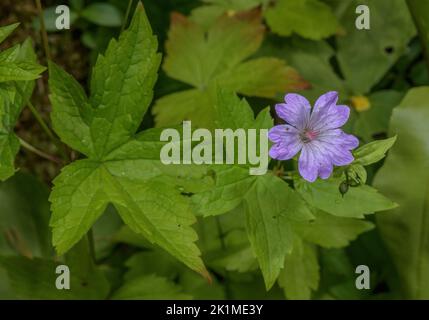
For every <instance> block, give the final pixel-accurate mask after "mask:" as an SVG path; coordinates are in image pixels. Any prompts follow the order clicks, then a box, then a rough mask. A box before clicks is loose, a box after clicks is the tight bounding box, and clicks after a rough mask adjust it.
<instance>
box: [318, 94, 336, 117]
mask: <svg viewBox="0 0 429 320" xmlns="http://www.w3.org/2000/svg"><path fill="white" fill-rule="evenodd" d="M337 101H338V92H336V91H329V92H327V93H325V94H322V95H321V96H320V97H319V98H318V99H317V100H316V103H315V104H314V109H313V113H318V112H323V111H324V110H327V109H329V108H330V107H331V106H335V105H336V104H337Z"/></svg>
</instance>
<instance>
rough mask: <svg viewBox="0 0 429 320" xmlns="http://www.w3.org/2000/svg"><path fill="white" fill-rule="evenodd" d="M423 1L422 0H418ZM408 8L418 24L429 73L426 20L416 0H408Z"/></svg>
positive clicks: (428, 34)
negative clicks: (420, 12) (416, 4)
mask: <svg viewBox="0 0 429 320" xmlns="http://www.w3.org/2000/svg"><path fill="white" fill-rule="evenodd" d="M418 1H421V0H418ZM406 2H407V6H408V10H409V11H410V13H411V17H412V18H413V21H414V25H415V26H416V29H417V33H418V35H419V39H420V43H421V45H422V50H423V56H424V59H425V62H426V68H427V70H428V73H429V33H428V30H427V29H426V27H425V21H424V19H423V18H422V16H421V15H420V14H419V9H418V8H417V7H416V6H415V3H416V1H415V0H406Z"/></svg>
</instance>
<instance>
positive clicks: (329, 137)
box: [317, 129, 359, 150]
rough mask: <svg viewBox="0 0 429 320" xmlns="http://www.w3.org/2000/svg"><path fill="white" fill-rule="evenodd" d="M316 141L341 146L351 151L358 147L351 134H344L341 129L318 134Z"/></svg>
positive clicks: (356, 139)
mask: <svg viewBox="0 0 429 320" xmlns="http://www.w3.org/2000/svg"><path fill="white" fill-rule="evenodd" d="M317 140H318V141H321V142H324V143H330V144H333V145H337V146H342V147H344V148H346V149H347V150H353V149H355V148H357V147H358V146H359V140H358V138H356V137H355V136H353V135H351V134H347V133H344V131H343V130H341V129H333V130H326V131H323V132H321V133H320V134H319V136H318V137H317Z"/></svg>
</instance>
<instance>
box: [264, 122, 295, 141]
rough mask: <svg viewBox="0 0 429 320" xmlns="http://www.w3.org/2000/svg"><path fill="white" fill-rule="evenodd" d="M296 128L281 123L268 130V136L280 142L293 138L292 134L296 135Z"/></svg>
mask: <svg viewBox="0 0 429 320" xmlns="http://www.w3.org/2000/svg"><path fill="white" fill-rule="evenodd" d="M297 134H298V130H296V129H295V128H294V127H292V126H290V125H287V124H282V125H278V126H274V127H272V128H271V129H270V131H269V132H268V138H269V139H270V140H271V141H272V142H274V143H280V142H284V141H289V140H290V139H292V138H294V137H293V135H297Z"/></svg>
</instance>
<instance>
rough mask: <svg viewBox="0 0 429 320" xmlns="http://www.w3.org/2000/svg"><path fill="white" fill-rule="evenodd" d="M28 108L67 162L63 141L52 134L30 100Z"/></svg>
mask: <svg viewBox="0 0 429 320" xmlns="http://www.w3.org/2000/svg"><path fill="white" fill-rule="evenodd" d="M18 91H19V90H18ZM27 106H28V108H29V109H30V111H31V112H32V113H33V115H34V117H35V118H36V120H37V122H38V123H39V124H40V126H41V127H42V129H43V131H45V132H46V134H47V135H48V137H49V139H51V141H52V142H53V143H54V144H55V146H56V147H57V149H58V152H59V153H60V155H61V157H62V158H63V159H64V160H65V161H68V156H67V153H66V151H65V150H64V147H63V145H62V144H61V141H59V140H58V138H57V137H55V135H54V133H53V132H52V130H51V129H49V127H48V125H47V123H46V122H45V120H43V118H42V116H41V115H40V113H39V111H37V109H36V108H35V107H34V105H33V104H32V103H31V101H30V100H28V101H27Z"/></svg>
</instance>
